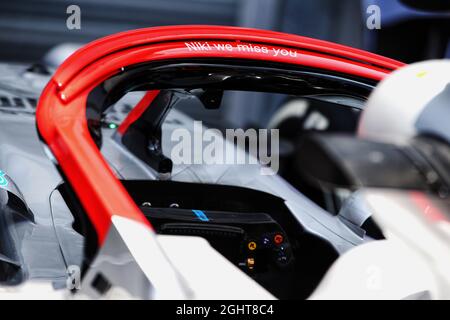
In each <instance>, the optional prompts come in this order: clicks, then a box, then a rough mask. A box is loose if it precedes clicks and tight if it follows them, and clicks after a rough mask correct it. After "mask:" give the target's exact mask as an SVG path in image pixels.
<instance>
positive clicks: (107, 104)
mask: <svg viewBox="0 0 450 320" xmlns="http://www.w3.org/2000/svg"><path fill="white" fill-rule="evenodd" d="M401 66H403V64H402V63H400V62H397V61H394V60H391V59H388V58H384V57H381V56H377V55H374V54H371V53H368V52H364V51H361V50H357V49H353V48H349V47H345V46H342V45H337V44H332V43H328V42H324V41H319V40H314V39H309V38H304V37H301V36H294V35H288V34H282V33H277V32H269V31H261V30H253V29H244V28H234V27H217V26H215V27H209V26H177V27H160V28H148V29H141V30H135V31H129V32H124V33H119V34H116V35H112V36H108V37H105V38H102V39H99V40H97V41H94V42H92V43H90V44H88V45H86V46H84V47H83V48H81V49H79V50H78V51H76V52H75V53H74V54H73V55H71V56H70V57H69V58H68V59H66V60H65V62H64V63H63V64H62V65H61V66H60V67H59V68H58V69H57V70H56V71H55V70H51V69H49V68H47V67H46V66H42V65H34V66H31V67H29V66H23V65H1V66H0V68H1V69H0V70H1V73H0V113H1V115H2V116H1V117H0V122H1V125H0V139H1V146H2V149H1V150H0V155H1V157H0V168H1V170H2V171H1V179H0V188H1V189H0V195H1V199H2V200H1V215H0V228H1V229H0V237H1V239H2V241H1V242H0V281H1V284H2V288H3V289H1V290H0V292H1V296H2V298H7V297H9V295H11V296H12V297H37V298H44V297H48V298H60V297H67V296H69V295H70V296H74V297H77V296H83V297H89V298H94V299H97V298H107V297H116V298H117V297H124V296H125V297H132V298H140V299H202V298H203V299H230V298H231V299H272V298H280V299H287V298H289V299H304V298H307V297H309V296H310V295H311V294H312V292H313V291H314V290H315V288H316V287H317V286H318V284H319V283H320V281H321V280H322V279H323V277H324V275H325V273H326V272H327V270H329V268H330V266H331V265H332V264H333V262H335V261H336V260H337V259H338V258H339V256H341V255H342V254H344V253H346V252H348V251H349V250H350V249H352V248H354V247H356V246H358V245H361V244H365V243H368V242H372V241H373V240H376V239H381V238H383V235H382V233H381V232H380V230H379V228H377V226H376V225H375V223H374V222H373V221H372V220H371V218H370V214H369V213H368V212H367V210H356V211H355V210H353V211H352V210H349V207H346V203H348V202H345V201H344V199H346V198H348V196H349V194H350V193H351V191H352V190H351V188H347V189H345V188H331V187H330V184H321V185H320V187H317V185H316V184H314V183H312V182H311V181H312V180H311V179H309V178H310V177H309V178H308V175H309V173H311V174H312V173H314V174H315V175H316V176H320V177H322V178H323V175H328V176H327V177H329V176H333V177H332V178H333V179H337V180H339V179H340V181H342V179H344V178H343V176H345V177H348V176H351V175H352V172H350V173H349V172H344V173H346V174H347V175H345V174H342V175H341V173H342V170H341V171H339V170H337V169H336V165H335V164H334V162H333V163H331V162H332V161H331V160H330V158H332V156H330V154H335V153H333V151H331V152H327V150H328V151H329V150H332V147H333V139H329V140H327V139H325V140H324V139H322V138H320V137H317V136H313V137H309V136H308V135H307V134H306V133H307V132H310V131H324V130H325V131H330V132H346V133H348V134H350V135H352V134H355V132H356V127H357V121H358V118H359V114H360V112H361V110H362V109H363V108H364V103H365V101H366V99H367V97H368V96H369V94H370V93H371V92H372V90H373V88H374V87H375V86H376V85H377V83H378V82H379V81H380V80H382V79H383V78H384V77H385V76H387V75H388V74H389V73H390V72H392V71H393V70H395V69H397V68H399V67H401ZM44 86H45V88H44ZM235 91H250V92H256V93H261V94H267V93H270V94H273V95H275V96H277V97H282V101H284V103H283V104H284V106H283V107H282V108H280V109H278V111H276V112H275V113H274V114H272V115H269V118H270V119H271V120H270V124H268V125H267V127H266V128H264V129H267V128H269V129H274V128H276V129H280V134H281V135H282V137H281V138H282V139H281V140H283V139H284V140H289V139H291V138H292V135H291V136H290V135H289V130H286V129H285V130H284V131H283V128H282V127H283V126H285V125H286V121H285V120H286V119H287V118H286V114H289V113H290V114H292V113H295V114H297V115H300V116H299V117H298V118H297V120H298V119H301V120H300V121H301V125H300V126H298V125H297V124H295V125H294V127H295V128H297V129H296V130H297V131H296V133H295V136H296V139H297V138H298V136H297V135H298V133H299V131H301V135H302V136H305V137H309V138H305V139H306V140H305V141H306V142H305V141H304V142H303V146H304V149H301V148H300V149H298V152H297V151H295V152H294V153H292V152H290V153H288V156H284V155H283V154H281V155H279V156H280V157H281V162H280V165H279V170H280V174H277V172H276V171H277V169H278V168H277V167H276V166H275V167H274V166H272V164H273V163H270V162H265V163H263V161H261V159H259V160H260V161H256V162H252V163H239V164H229V163H223V162H220V161H217V162H212V163H205V162H202V161H201V157H202V155H203V154H204V152H205V149H206V146H203V145H200V146H197V145H196V144H195V143H196V142H195V141H194V143H193V144H188V146H191V147H192V148H191V149H190V150H189V152H188V151H187V150H183V152H184V153H183V155H182V156H183V157H184V156H186V152H187V154H188V158H189V159H192V161H191V162H189V161H186V162H181V163H180V162H177V161H175V160H174V154H176V153H174V151H173V150H174V149H175V148H177V147H179V145H178V144H176V142H177V141H180V139H179V138H180V136H178V140H174V139H173V137H174V133H177V132H178V134H180V135H183V134H184V133H186V132H187V133H189V134H192V136H195V135H196V134H199V132H200V135H202V133H201V132H202V130H203V131H204V130H206V126H205V125H201V124H200V125H199V124H198V122H196V121H194V120H198V119H193V118H192V117H191V116H189V115H187V114H186V113H185V112H184V111H183V108H189V107H191V108H197V109H198V110H200V111H201V112H199V113H201V114H202V115H209V114H211V113H213V112H217V111H219V110H220V108H221V106H222V105H223V104H224V103H225V102H224V101H227V99H228V97H229V94H230V93H232V92H235ZM300 98H301V100H300ZM228 101H229V99H228ZM305 101H306V103H307V104H305ZM193 105H195V106H194V107H192V106H193ZM36 107H37V108H36ZM245 112H246V111H245V110H242V113H245ZM205 118H207V116H205ZM200 120H202V119H200ZM205 123H206V122H205ZM288 127H289V125H288ZM180 129H183V130H185V131H180ZM180 132H181V133H180ZM290 137H291V138H290ZM213 140H215V141H221V143H222V145H223V146H226V147H229V149H227V150H232V151H233V152H234V153H233V155H235V156H236V157H238V158H239V157H240V156H242V157H246V156H247V157H249V158H252V157H253V158H252V159H253V160H254V158H258V156H257V155H256V156H255V155H253V154H251V153H250V152H247V151H246V150H242V149H241V148H239V147H238V146H237V145H236V143H235V141H231V140H230V139H227V138H226V137H225V135H223V134H222V133H221V132H220V130H219V131H214V132H213V133H212V134H211V135H210V137H209V140H208V141H213ZM289 141H290V142H292V141H293V140H292V139H291V140H289ZM289 141H288V142H289ZM269 142H270V143H274V141H272V140H271V141H269ZM258 148H261V143H259V145H258ZM294 149H295V150H297V149H296V148H294ZM324 150H325V151H324ZM216 152H217V150H216ZM276 152H277V150H275V149H274V154H272V155H271V156H272V158H271V159H272V160H273V159H275V157H274V156H275V153H276ZM178 154H179V153H178ZM293 154H295V156H292V155H293ZM312 154H314V155H316V156H315V157H311V156H308V155H312ZM302 155H304V156H305V157H303V156H302ZM198 159H200V160H199V161H197V160H198ZM273 161H274V160H273ZM398 161H400V160H398ZM402 161H403V160H402ZM404 161H406V160H404ZM328 163H331V164H330V165H327V164H328ZM397 164H398V163H397ZM293 166H295V167H296V168H297V169H298V170H297V169H296V170H297V171H296V172H298V174H294V173H293V170H294V169H292V168H293ZM329 168H332V169H333V170H332V169H329ZM358 168H361V167H358ZM395 168H397V169H398V167H395ZM395 168H394V169H395ZM291 169H292V170H291ZM316 171H317V172H316ZM336 172H338V173H339V174H334V173H336ZM357 173H358V172H357ZM359 173H360V172H359ZM293 177H294V178H293ZM393 180H395V179H392V180H390V186H391V187H393V188H396V187H397V186H398V185H399V184H400V182H398V181H393ZM414 181H415V182H416V183H415V184H414V183H411V184H412V186H411V188H416V189H417V188H419V187H420V188H422V187H423V186H422V185H421V184H420V182H418V181H419V179H417V180H414ZM403 182H404V181H403V180H402V181H401V183H403ZM420 188H419V190H420ZM424 188H426V186H425V187H423V188H422V189H424ZM353 204H354V203H353ZM353 204H351V205H353ZM349 212H350V213H349Z"/></svg>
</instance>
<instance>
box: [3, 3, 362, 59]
mask: <svg viewBox="0 0 450 320" xmlns="http://www.w3.org/2000/svg"><path fill="white" fill-rule="evenodd" d="M71 4H76V5H78V6H79V7H80V8H81V29H80V30H68V29H67V27H66V19H67V17H68V14H67V13H66V8H67V7H68V6H69V5H71ZM176 24H213V25H234V26H247V27H256V28H263V29H272V30H279V31H285V32H291V33H297V34H302V35H305V36H311V37H316V38H320V39H326V40H331V41H335V42H339V43H344V44H348V45H351V46H356V47H361V46H362V32H361V29H362V25H363V21H362V15H361V7H360V2H359V1H355V0H339V1H336V0H312V1H301V0H300V1H299V0H126V1H125V0H59V1H56V0H53V1H52V0H11V1H7V0H0V60H2V61H5V60H7V61H29V62H31V61H36V60H39V59H40V58H41V57H42V56H43V55H44V54H45V52H46V51H48V50H49V49H50V48H51V47H52V46H55V45H57V44H59V43H62V42H71V43H73V42H75V43H78V42H79V43H86V42H89V41H91V40H94V39H96V38H99V37H102V36H105V35H108V34H111V33H115V32H119V31H124V30H130V29H136V28H144V27H150V26H161V25H176Z"/></svg>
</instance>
